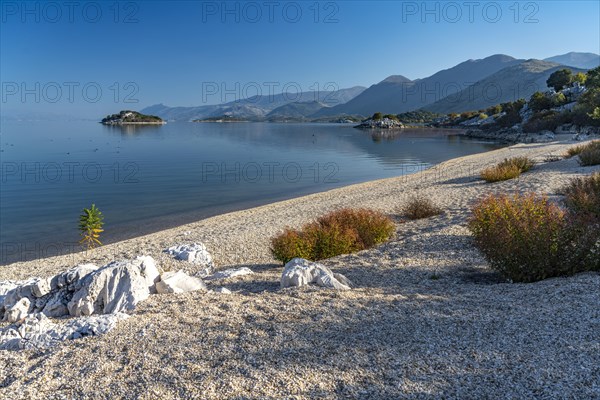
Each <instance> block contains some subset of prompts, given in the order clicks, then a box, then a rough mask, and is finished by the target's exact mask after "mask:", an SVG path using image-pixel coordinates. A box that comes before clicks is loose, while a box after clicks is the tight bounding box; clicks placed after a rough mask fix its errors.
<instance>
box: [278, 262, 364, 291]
mask: <svg viewBox="0 0 600 400" xmlns="http://www.w3.org/2000/svg"><path fill="white" fill-rule="evenodd" d="M311 283H314V284H316V285H318V286H322V287H326V288H332V289H337V290H349V289H350V288H351V287H352V286H354V285H353V284H352V282H351V281H350V280H349V279H348V278H346V277H345V276H344V275H341V274H334V273H333V272H332V271H331V270H330V269H329V268H327V267H326V266H324V265H322V264H319V263H316V262H311V261H308V260H305V259H304V258H294V259H293V260H290V261H289V262H288V263H287V264H285V267H284V269H283V273H282V275H281V288H286V287H292V286H305V285H309V284H311Z"/></svg>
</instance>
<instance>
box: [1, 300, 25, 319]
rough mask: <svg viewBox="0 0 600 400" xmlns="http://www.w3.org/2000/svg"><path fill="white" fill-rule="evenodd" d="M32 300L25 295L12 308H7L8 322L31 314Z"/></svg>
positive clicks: (6, 316)
mask: <svg viewBox="0 0 600 400" xmlns="http://www.w3.org/2000/svg"><path fill="white" fill-rule="evenodd" d="M30 305H31V302H30V301H29V299H28V298H27V297H23V298H22V299H20V300H19V301H17V302H16V303H15V304H13V305H12V306H11V307H10V308H8V309H7V310H6V314H5V318H6V320H7V321H8V322H16V321H18V320H20V319H23V318H25V317H26V316H27V314H29V306H30Z"/></svg>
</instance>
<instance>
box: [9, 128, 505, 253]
mask: <svg viewBox="0 0 600 400" xmlns="http://www.w3.org/2000/svg"><path fill="white" fill-rule="evenodd" d="M1 144H2V145H1V150H2V152H1V153H0V157H1V165H2V170H1V176H0V184H1V190H0V244H1V247H0V249H1V251H2V254H1V256H0V263H3V264H5V263H7V262H12V261H15V260H20V259H31V258H39V257H44V256H49V255H54V254H58V253H65V252H68V251H69V249H70V248H71V249H72V248H73V247H74V246H75V244H76V243H77V241H78V239H79V237H78V231H77V223H78V216H79V214H80V211H81V209H82V208H83V207H88V206H89V205H90V204H91V203H95V204H96V205H97V206H98V207H99V208H100V209H101V210H102V212H103V213H104V216H105V233H104V235H103V241H104V242H105V243H109V242H113V241H116V240H120V239H124V238H128V237H133V236H138V235H141V234H145V233H149V232H152V231H155V230H158V229H161V228H166V227H171V226H175V225H179V224H182V223H185V222H191V221H194V220H198V219H201V218H204V217H207V216H211V215H215V214H219V213H223V212H226V211H231V210H237V209H243V208H248V207H252V206H256V205H260V204H265V203H269V202H273V201H276V200H281V199H285V198H291V197H295V196H299V195H303V194H308V193H315V192H320V191H325V190H329V189H333V188H335V187H340V186H344V185H349V184H352V183H358V182H364V181H368V180H373V179H379V178H387V177H393V176H398V175H403V174H407V173H412V172H414V171H418V170H422V169H424V168H427V167H430V166H432V165H434V164H436V163H439V162H442V161H445V160H448V159H451V158H455V157H460V156H464V155H468V154H473V153H479V152H484V151H488V150H492V149H495V148H498V147H500V145H498V144H493V143H486V142H482V141H478V140H469V139H466V138H462V137H457V136H454V135H451V136H448V135H441V134H440V133H439V132H435V131H427V130H423V129H420V130H406V131H403V132H402V133H400V134H397V135H395V136H392V137H381V136H380V135H377V134H372V133H370V132H365V131H361V130H358V129H354V128H353V127H352V126H349V125H342V124H269V123H264V124H263V123H228V124H216V123H212V124H211V123H185V122H172V123H169V124H167V125H164V126H138V127H131V126H130V127H124V128H121V127H109V126H103V125H101V124H99V123H96V122H85V121H83V122H82V121H77V122H24V121H19V122H12V121H10V122H2V130H1Z"/></svg>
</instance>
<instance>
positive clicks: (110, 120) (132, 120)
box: [100, 110, 167, 125]
mask: <svg viewBox="0 0 600 400" xmlns="http://www.w3.org/2000/svg"><path fill="white" fill-rule="evenodd" d="M100 123H102V124H104V125H163V124H166V123H167V122H166V121H164V120H163V119H162V118H160V117H157V116H155V115H145V114H141V113H139V112H137V111H131V110H123V111H121V112H119V113H118V114H112V115H107V116H106V118H102V121H100Z"/></svg>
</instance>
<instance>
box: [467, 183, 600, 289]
mask: <svg viewBox="0 0 600 400" xmlns="http://www.w3.org/2000/svg"><path fill="white" fill-rule="evenodd" d="M469 229H470V230H471V232H472V233H473V236H474V240H475V245H476V246H477V247H478V248H479V249H480V250H481V252H482V253H483V255H484V256H485V257H486V259H487V260H488V262H489V263H490V266H491V267H492V268H493V269H494V270H496V271H498V272H500V273H501V274H503V275H504V276H505V277H506V278H508V279H510V280H512V281H513V282H534V281H538V280H541V279H546V278H551V277H556V276H563V275H572V274H574V273H577V272H582V271H589V270H597V269H599V268H600V252H599V250H600V249H599V246H600V243H599V240H600V229H599V226H598V223H597V220H596V221H594V220H593V219H590V218H586V217H584V216H582V214H577V213H575V212H572V211H564V210H563V209H561V208H560V207H559V206H558V205H557V204H555V203H553V202H551V201H549V200H548V198H546V197H543V196H537V195H535V194H526V195H519V194H517V195H513V196H506V195H500V196H494V195H492V196H488V197H486V198H485V199H483V200H481V201H480V202H479V203H478V204H476V205H475V207H474V208H473V216H472V218H471V220H470V221H469Z"/></svg>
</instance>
